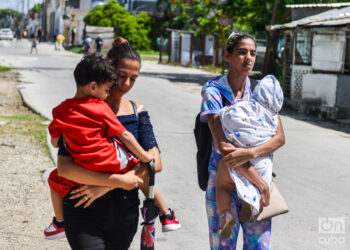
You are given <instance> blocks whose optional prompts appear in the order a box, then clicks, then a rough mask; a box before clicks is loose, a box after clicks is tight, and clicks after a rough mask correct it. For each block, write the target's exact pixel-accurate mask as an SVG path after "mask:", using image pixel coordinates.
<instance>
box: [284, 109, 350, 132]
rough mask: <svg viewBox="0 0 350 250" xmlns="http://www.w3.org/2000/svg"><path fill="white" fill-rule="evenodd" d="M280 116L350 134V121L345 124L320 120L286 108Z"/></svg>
mask: <svg viewBox="0 0 350 250" xmlns="http://www.w3.org/2000/svg"><path fill="white" fill-rule="evenodd" d="M280 114H281V115H284V116H288V117H290V118H293V119H296V120H299V121H304V122H308V123H310V124H312V125H315V126H319V127H322V128H327V129H333V130H336V131H340V132H344V133H347V134H350V121H347V122H345V121H342V120H320V119H319V118H318V117H316V116H307V115H305V114H302V113H299V112H297V111H295V110H292V109H290V108H285V107H283V108H282V110H281V112H280Z"/></svg>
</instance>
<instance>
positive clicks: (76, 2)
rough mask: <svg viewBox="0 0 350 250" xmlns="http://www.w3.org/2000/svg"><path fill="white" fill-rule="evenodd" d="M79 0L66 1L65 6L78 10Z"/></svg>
mask: <svg viewBox="0 0 350 250" xmlns="http://www.w3.org/2000/svg"><path fill="white" fill-rule="evenodd" d="M79 2H80V1H79V0H68V1H67V2H66V5H67V6H69V7H71V8H75V9H79V7H80V6H79Z"/></svg>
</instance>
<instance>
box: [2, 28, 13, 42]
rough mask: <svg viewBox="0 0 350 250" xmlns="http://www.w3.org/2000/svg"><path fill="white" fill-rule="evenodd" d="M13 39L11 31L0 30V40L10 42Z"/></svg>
mask: <svg viewBox="0 0 350 250" xmlns="http://www.w3.org/2000/svg"><path fill="white" fill-rule="evenodd" d="M12 39H13V33H12V30H11V29H7V28H4V29H1V30H0V40H11V41H12Z"/></svg>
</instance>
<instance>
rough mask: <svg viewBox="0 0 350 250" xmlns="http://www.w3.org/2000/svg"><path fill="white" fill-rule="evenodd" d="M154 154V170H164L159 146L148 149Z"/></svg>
mask: <svg viewBox="0 0 350 250" xmlns="http://www.w3.org/2000/svg"><path fill="white" fill-rule="evenodd" d="M148 152H149V153H151V154H152V155H153V156H154V170H155V172H156V173H158V172H160V171H162V170H163V165H162V159H161V158H160V152H159V149H158V148H157V147H153V148H151V149H149V150H148Z"/></svg>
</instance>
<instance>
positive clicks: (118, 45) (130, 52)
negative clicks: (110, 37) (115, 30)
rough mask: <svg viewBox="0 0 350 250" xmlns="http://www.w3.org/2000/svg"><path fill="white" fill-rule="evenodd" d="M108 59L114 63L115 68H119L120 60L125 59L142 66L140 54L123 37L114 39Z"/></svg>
mask: <svg viewBox="0 0 350 250" xmlns="http://www.w3.org/2000/svg"><path fill="white" fill-rule="evenodd" d="M107 58H108V59H110V60H111V61H112V62H113V66H114V67H118V64H119V62H120V60H123V59H130V60H135V61H138V62H139V63H140V65H141V57H140V54H139V53H137V51H136V50H135V49H134V48H133V47H131V46H130V45H129V43H128V40H126V39H125V38H121V37H117V38H116V39H114V41H113V47H112V48H111V49H110V50H109V51H108V54H107Z"/></svg>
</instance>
